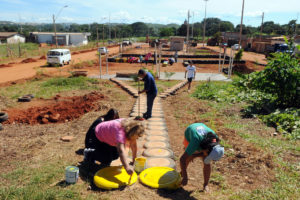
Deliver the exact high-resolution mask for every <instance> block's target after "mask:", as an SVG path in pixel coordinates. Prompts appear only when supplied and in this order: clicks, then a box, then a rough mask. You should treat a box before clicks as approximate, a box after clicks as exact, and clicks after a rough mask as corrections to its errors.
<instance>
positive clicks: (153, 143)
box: [144, 141, 170, 149]
mask: <svg viewBox="0 0 300 200" xmlns="http://www.w3.org/2000/svg"><path fill="white" fill-rule="evenodd" d="M144 147H145V148H147V149H149V148H157V147H162V148H169V147H170V144H169V143H168V142H162V141H149V142H146V143H145V144H144Z"/></svg>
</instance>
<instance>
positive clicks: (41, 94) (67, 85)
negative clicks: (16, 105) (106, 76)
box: [0, 77, 99, 99]
mask: <svg viewBox="0 0 300 200" xmlns="http://www.w3.org/2000/svg"><path fill="white" fill-rule="evenodd" d="M97 88H99V80H97V79H91V78H86V77H74V78H64V77H58V78H50V79H45V80H33V81H29V82H26V83H24V84H17V85H13V86H9V87H4V88H0V95H1V96H5V97H8V98H11V99H16V98H18V97H20V96H22V95H26V94H34V95H35V97H37V98H50V97H52V96H54V95H56V94H57V93H60V92H65V91H71V90H95V89H97Z"/></svg>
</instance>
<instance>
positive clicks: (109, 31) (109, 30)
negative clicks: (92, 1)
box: [108, 13, 111, 39]
mask: <svg viewBox="0 0 300 200" xmlns="http://www.w3.org/2000/svg"><path fill="white" fill-rule="evenodd" d="M108 34H109V39H111V36H110V34H111V28H110V13H109V20H108Z"/></svg>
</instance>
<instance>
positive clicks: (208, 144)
mask: <svg viewBox="0 0 300 200" xmlns="http://www.w3.org/2000/svg"><path fill="white" fill-rule="evenodd" d="M214 139H216V142H213V140H214ZM219 142H220V139H219V137H218V136H217V135H215V134H213V133H212V132H208V133H207V134H206V136H205V138H204V139H203V140H202V142H201V143H200V147H201V149H203V150H208V153H210V152H211V151H212V149H213V148H214V146H216V145H217V144H219Z"/></svg>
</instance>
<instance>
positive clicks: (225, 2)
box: [0, 0, 300, 26]
mask: <svg viewBox="0 0 300 200" xmlns="http://www.w3.org/2000/svg"><path fill="white" fill-rule="evenodd" d="M283 2H284V3H283ZM65 5H67V6H68V7H67V8H64V9H63V10H62V12H61V13H60V15H59V16H58V18H57V22H58V23H62V22H67V23H93V22H98V23H107V22H108V21H109V16H110V21H111V22H122V23H133V22H136V21H143V22H146V23H161V24H168V23H177V24H182V23H183V21H184V20H185V19H186V18H187V10H190V11H191V13H194V15H192V16H194V17H192V18H191V22H193V21H194V22H198V21H201V20H203V18H204V8H205V3H204V1H203V0H110V1H109V0H108V1H107V0H106V1H103V0H48V1H45V0H27V1H25V0H0V13H1V14H0V21H14V22H34V23H40V22H43V23H51V22H52V15H53V14H55V15H56V14H57V13H58V12H59V10H60V9H61V8H62V7H63V6H65ZM241 8H242V0H209V1H208V2H207V17H218V18H220V19H222V20H227V21H231V22H233V23H234V24H235V25H237V24H239V23H240V17H241ZM262 12H265V19H264V21H274V22H275V23H280V24H286V23H288V22H289V21H290V20H292V19H296V18H297V15H299V20H300V0H285V1H282V0H245V11H244V24H247V25H253V26H259V25H260V23H261V15H262ZM298 13H299V14H298ZM298 23H299V21H298Z"/></svg>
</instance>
